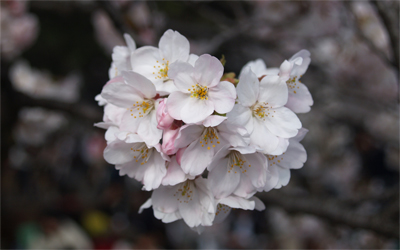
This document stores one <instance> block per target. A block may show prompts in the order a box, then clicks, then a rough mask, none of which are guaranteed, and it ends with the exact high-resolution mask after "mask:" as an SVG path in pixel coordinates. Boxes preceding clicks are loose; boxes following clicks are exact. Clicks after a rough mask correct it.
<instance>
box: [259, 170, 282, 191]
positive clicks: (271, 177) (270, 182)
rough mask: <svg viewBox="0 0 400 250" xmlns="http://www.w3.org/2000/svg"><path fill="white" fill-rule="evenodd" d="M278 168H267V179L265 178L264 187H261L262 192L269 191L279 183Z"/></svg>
mask: <svg viewBox="0 0 400 250" xmlns="http://www.w3.org/2000/svg"><path fill="white" fill-rule="evenodd" d="M278 168H279V167H276V166H275V165H272V166H269V167H268V178H267V182H266V183H265V186H264V187H263V190H264V191H265V192H268V191H270V190H271V189H273V188H274V187H275V186H276V185H277V184H278V182H279V172H278Z"/></svg>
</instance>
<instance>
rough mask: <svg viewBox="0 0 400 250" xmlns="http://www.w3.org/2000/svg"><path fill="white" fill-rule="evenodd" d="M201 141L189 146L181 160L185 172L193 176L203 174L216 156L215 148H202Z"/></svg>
mask: <svg viewBox="0 0 400 250" xmlns="http://www.w3.org/2000/svg"><path fill="white" fill-rule="evenodd" d="M199 140H200V139H197V140H196V141H194V142H192V143H191V144H190V145H189V147H188V148H187V149H186V150H185V153H184V154H183V156H182V160H181V167H182V169H183V171H184V172H185V173H186V174H189V175H193V176H196V175H199V174H202V173H203V171H204V170H205V169H206V167H207V166H208V165H209V164H210V162H211V160H212V157H213V156H214V148H212V147H208V148H209V149H208V148H207V147H205V146H204V147H202V145H203V144H200V143H199Z"/></svg>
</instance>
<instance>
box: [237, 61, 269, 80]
mask: <svg viewBox="0 0 400 250" xmlns="http://www.w3.org/2000/svg"><path fill="white" fill-rule="evenodd" d="M248 68H250V69H251V71H253V72H254V74H256V76H257V77H261V76H263V75H266V74H265V71H266V70H267V66H266V65H265V62H264V61H263V60H262V59H257V60H255V61H250V62H248V63H246V64H245V65H244V66H243V68H242V70H241V71H240V74H239V76H241V75H242V74H243V72H245V71H246V70H247V69H248Z"/></svg>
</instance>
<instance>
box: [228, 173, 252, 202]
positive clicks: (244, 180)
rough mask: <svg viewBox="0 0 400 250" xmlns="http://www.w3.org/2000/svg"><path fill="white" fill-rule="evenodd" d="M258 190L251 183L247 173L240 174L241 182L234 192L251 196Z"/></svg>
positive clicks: (246, 196)
mask: <svg viewBox="0 0 400 250" xmlns="http://www.w3.org/2000/svg"><path fill="white" fill-rule="evenodd" d="M256 192H257V189H256V188H255V187H254V186H253V184H252V183H251V180H250V178H249V177H248V176H247V175H242V176H240V183H239V186H238V187H237V189H236V190H235V192H233V194H235V195H237V196H239V197H243V198H246V199H248V198H250V197H252V196H253V195H254V194H255V193H256Z"/></svg>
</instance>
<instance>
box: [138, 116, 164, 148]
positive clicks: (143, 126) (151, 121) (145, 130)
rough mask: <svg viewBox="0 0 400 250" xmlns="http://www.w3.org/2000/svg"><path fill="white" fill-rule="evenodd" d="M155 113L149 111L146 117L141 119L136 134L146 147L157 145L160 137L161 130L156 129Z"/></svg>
mask: <svg viewBox="0 0 400 250" xmlns="http://www.w3.org/2000/svg"><path fill="white" fill-rule="evenodd" d="M157 124H158V123H157V118H156V111H155V110H153V111H151V112H150V113H149V114H148V115H146V116H145V117H143V118H142V120H141V123H140V125H139V127H138V130H137V133H138V135H140V137H142V138H143V140H144V141H145V142H146V144H147V145H148V146H154V145H156V144H158V143H159V142H160V140H161V137H162V130H161V129H158V128H157Z"/></svg>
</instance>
